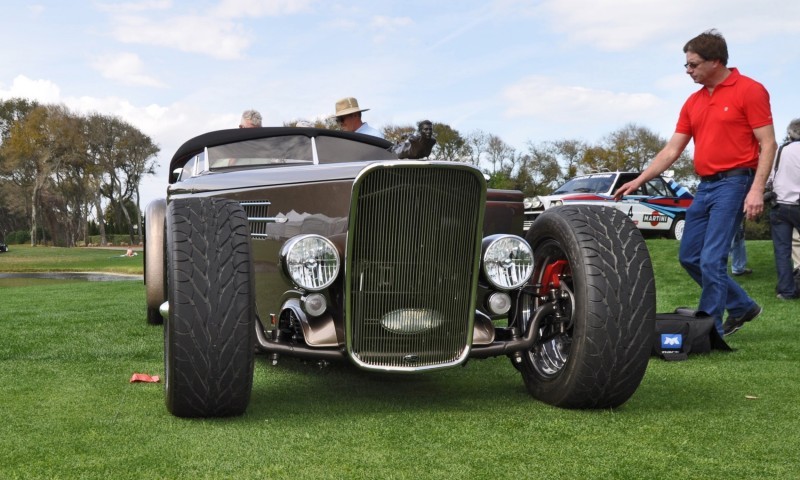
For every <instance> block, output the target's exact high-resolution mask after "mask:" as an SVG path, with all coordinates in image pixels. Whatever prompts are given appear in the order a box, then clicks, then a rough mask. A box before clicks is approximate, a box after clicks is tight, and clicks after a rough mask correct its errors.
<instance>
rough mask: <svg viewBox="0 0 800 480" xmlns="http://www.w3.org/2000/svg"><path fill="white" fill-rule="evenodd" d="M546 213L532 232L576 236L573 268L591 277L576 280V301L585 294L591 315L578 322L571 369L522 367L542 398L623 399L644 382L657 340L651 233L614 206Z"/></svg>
mask: <svg viewBox="0 0 800 480" xmlns="http://www.w3.org/2000/svg"><path fill="white" fill-rule="evenodd" d="M540 219H541V221H540ZM540 219H537V222H535V223H534V225H533V227H532V228H531V230H530V231H529V233H528V239H529V241H530V242H531V245H532V246H533V247H534V249H535V248H536V247H535V244H536V242H537V241H539V239H540V238H541V237H540V235H539V233H537V232H540V231H541V230H542V229H544V232H543V233H542V234H543V235H545V236H546V235H549V234H551V233H554V232H560V233H556V235H559V236H562V237H563V239H564V240H565V242H566V243H572V244H573V245H572V246H569V245H565V249H567V250H570V249H571V248H574V249H575V250H574V252H576V255H575V258H572V259H570V264H571V265H572V268H573V276H577V275H581V274H583V275H585V282H580V281H579V280H578V281H576V282H575V288H576V291H575V295H576V302H577V301H579V300H578V298H579V297H580V296H581V295H583V296H585V300H586V308H585V313H586V315H585V317H586V318H585V322H583V323H584V324H583V326H578V325H577V324H576V327H575V328H576V334H575V337H576V338H574V339H573V342H574V343H573V346H572V353H571V358H570V360H569V361H568V363H567V366H565V371H564V372H562V374H561V375H559V376H558V377H557V378H556V379H554V380H552V381H547V382H541V381H540V380H539V379H537V378H533V377H535V375H532V374H531V372H530V371H529V370H528V369H523V376H524V377H525V379H526V385H527V386H528V389H529V391H530V392H531V393H532V394H533V395H534V396H536V397H537V398H540V399H542V400H543V401H545V402H547V403H551V404H553V405H557V406H560V407H566V408H609V407H617V406H619V405H621V404H623V403H624V402H626V401H627V400H628V399H629V398H630V397H631V396H632V395H633V393H634V392H635V391H636V389H637V388H638V386H639V384H640V383H641V380H642V378H643V377H644V373H645V370H646V369H647V363H648V360H649V355H650V348H651V345H652V335H653V329H654V321H655V280H654V278H653V268H652V264H651V261H650V255H649V253H648V250H647V246H646V244H645V242H644V238H643V237H642V234H641V232H640V231H639V230H638V229H637V228H636V226H635V225H634V224H633V222H631V221H630V219H629V218H628V217H626V216H625V215H624V214H622V213H621V212H620V211H619V210H617V209H615V208H608V207H599V206H589V205H572V206H562V207H556V208H553V209H549V210H547V211H546V212H545V213H543V214H542V215H541V216H540ZM581 284H583V288H582V289H580V290H578V288H579V285H581ZM579 311H583V310H581V309H580V308H576V316H577V315H578V314H579ZM576 322H580V319H576ZM577 332H582V333H580V334H579V333H577Z"/></svg>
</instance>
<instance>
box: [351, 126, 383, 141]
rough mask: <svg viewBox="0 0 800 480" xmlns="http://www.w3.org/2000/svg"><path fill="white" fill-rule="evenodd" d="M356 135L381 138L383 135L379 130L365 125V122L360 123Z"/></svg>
mask: <svg viewBox="0 0 800 480" xmlns="http://www.w3.org/2000/svg"><path fill="white" fill-rule="evenodd" d="M356 133H364V134H366V135H372V136H373V137H378V138H383V134H382V133H381V132H380V131H379V130H376V129H374V128H372V127H370V126H369V125H367V122H364V123H362V124H361V126H360V127H358V130H356Z"/></svg>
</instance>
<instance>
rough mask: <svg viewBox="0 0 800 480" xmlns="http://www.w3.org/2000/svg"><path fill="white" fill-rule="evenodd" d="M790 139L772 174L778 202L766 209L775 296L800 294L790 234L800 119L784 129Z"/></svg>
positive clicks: (795, 214) (796, 201)
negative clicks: (770, 235) (775, 276)
mask: <svg viewBox="0 0 800 480" xmlns="http://www.w3.org/2000/svg"><path fill="white" fill-rule="evenodd" d="M786 133H787V134H788V137H789V141H788V143H784V144H783V145H782V146H781V149H780V150H779V151H778V156H777V158H776V160H775V161H776V162H777V165H776V168H775V171H774V172H773V174H772V186H773V191H774V192H775V195H776V199H775V201H776V202H777V204H776V205H775V206H774V207H772V209H771V210H770V212H769V224H770V229H771V233H772V248H773V250H774V252H775V268H776V270H777V272H778V286H777V288H776V290H777V292H778V298H779V299H781V300H792V299H796V298H798V297H799V296H800V292H798V291H797V284H796V283H795V279H794V275H793V271H792V270H793V269H792V234H793V232H798V231H800V118H796V119H794V120H792V121H791V122H790V123H789V127H788V128H787V129H786Z"/></svg>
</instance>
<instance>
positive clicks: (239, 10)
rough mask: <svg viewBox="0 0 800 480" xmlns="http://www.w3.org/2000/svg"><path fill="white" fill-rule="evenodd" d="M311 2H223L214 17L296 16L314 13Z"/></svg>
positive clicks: (302, 0) (216, 9) (255, 0)
mask: <svg viewBox="0 0 800 480" xmlns="http://www.w3.org/2000/svg"><path fill="white" fill-rule="evenodd" d="M312 3H313V2H312V1H311V0H222V1H221V2H220V4H219V5H218V6H217V7H216V8H215V9H214V14H213V16H215V17H225V18H240V17H263V16H271V17H275V16H279V15H294V14H297V13H306V12H310V11H312V8H311V4H312Z"/></svg>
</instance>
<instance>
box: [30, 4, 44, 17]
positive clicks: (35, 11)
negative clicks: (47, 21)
mask: <svg viewBox="0 0 800 480" xmlns="http://www.w3.org/2000/svg"><path fill="white" fill-rule="evenodd" d="M28 11H29V12H31V15H33V16H34V17H38V16H39V15H41V14H42V12H44V5H39V4H36V5H28Z"/></svg>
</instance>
